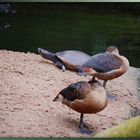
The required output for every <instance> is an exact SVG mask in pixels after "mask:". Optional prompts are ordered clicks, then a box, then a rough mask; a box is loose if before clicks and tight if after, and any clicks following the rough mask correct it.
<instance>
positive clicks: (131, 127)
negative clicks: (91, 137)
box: [95, 116, 140, 137]
mask: <svg viewBox="0 0 140 140" xmlns="http://www.w3.org/2000/svg"><path fill="white" fill-rule="evenodd" d="M95 137H140V116H137V117H134V118H132V119H129V120H125V121H123V122H122V123H121V124H119V125H117V126H115V127H112V128H110V129H107V130H105V131H103V132H100V133H98V134H97V135H95Z"/></svg>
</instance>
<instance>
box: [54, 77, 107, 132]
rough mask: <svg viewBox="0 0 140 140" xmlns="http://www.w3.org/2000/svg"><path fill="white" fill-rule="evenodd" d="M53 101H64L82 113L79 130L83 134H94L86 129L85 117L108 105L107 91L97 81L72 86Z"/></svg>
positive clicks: (81, 82)
mask: <svg viewBox="0 0 140 140" xmlns="http://www.w3.org/2000/svg"><path fill="white" fill-rule="evenodd" d="M53 101H62V103H63V104H65V105H67V106H68V107H70V108H71V109H73V110H75V111H77V112H79V113H81V116H80V124H79V128H80V132H81V133H82V134H83V133H85V134H91V133H93V131H91V130H89V129H87V128H86V127H85V125H84V122H83V115H84V114H91V113H97V112H99V111H101V110H103V109H104V108H105V107H106V105H107V98H106V91H105V89H104V87H103V86H102V85H101V84H100V83H99V82H98V81H97V80H92V81H89V82H86V81H80V82H77V83H74V84H71V85H69V86H68V87H66V88H64V89H63V90H62V91H60V93H59V94H58V95H57V96H56V97H55V98H54V100H53Z"/></svg>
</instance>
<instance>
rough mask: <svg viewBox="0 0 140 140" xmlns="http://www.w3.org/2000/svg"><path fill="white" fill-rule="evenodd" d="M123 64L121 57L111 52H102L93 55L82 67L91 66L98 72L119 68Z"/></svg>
mask: <svg viewBox="0 0 140 140" xmlns="http://www.w3.org/2000/svg"><path fill="white" fill-rule="evenodd" d="M122 64H123V61H122V60H121V58H120V57H119V56H117V55H115V54H111V53H100V54H96V55H94V56H92V57H91V58H90V59H89V60H88V61H86V62H85V63H84V64H83V65H82V67H90V68H93V69H94V70H96V71H97V72H109V71H111V70H114V69H119V68H120V67H121V66H122Z"/></svg>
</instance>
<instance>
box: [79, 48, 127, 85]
mask: <svg viewBox="0 0 140 140" xmlns="http://www.w3.org/2000/svg"><path fill="white" fill-rule="evenodd" d="M128 68H129V61H128V60H127V58H126V57H124V56H122V55H119V50H118V49H117V48H116V47H115V46H110V47H108V48H107V50H106V52H105V53H99V54H96V55H94V56H92V57H91V58H90V59H89V60H88V61H86V62H85V63H84V64H82V65H81V66H80V67H79V69H80V70H81V73H85V75H91V76H93V79H95V77H97V78H98V79H101V80H104V83H103V86H104V87H105V86H106V83H107V81H108V80H112V79H114V78H117V77H119V76H121V75H122V74H124V73H125V72H126V71H127V70H128ZM80 70H79V71H80ZM79 74H80V73H79Z"/></svg>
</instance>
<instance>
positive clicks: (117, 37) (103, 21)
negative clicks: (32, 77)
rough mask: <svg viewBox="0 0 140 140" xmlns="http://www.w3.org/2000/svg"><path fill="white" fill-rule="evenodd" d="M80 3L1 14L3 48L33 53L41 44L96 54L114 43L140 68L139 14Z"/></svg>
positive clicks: (55, 49)
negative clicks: (101, 8)
mask: <svg viewBox="0 0 140 140" xmlns="http://www.w3.org/2000/svg"><path fill="white" fill-rule="evenodd" d="M79 5H80V4H75V5H74V7H73V6H72V5H71V4H51V6H50V5H49V6H48V4H45V3H44V4H43V8H42V7H41V8H42V10H39V8H38V7H37V6H36V8H33V9H29V10H27V9H26V10H22V11H20V9H18V8H17V9H16V10H14V12H12V13H7V12H5V13H0V43H1V45H0V49H8V50H14V51H24V52H28V51H30V52H34V53H37V48H38V47H40V48H44V49H47V50H49V51H52V52H57V51H62V50H68V49H69V50H70V49H74V50H81V51H84V52H86V53H88V54H90V55H93V54H95V53H98V52H102V51H105V49H106V48H107V46H110V45H115V46H118V48H119V50H120V53H121V54H122V55H124V56H126V57H127V58H128V59H129V61H130V65H131V66H134V67H140V55H139V54H140V16H139V15H138V14H137V15H135V14H130V13H129V12H125V11H121V12H118V11H116V10H115V9H114V11H113V10H112V11H107V10H99V9H98V8H96V9H94V10H93V9H92V5H93V4H92V5H90V7H89V5H88V6H87V5H86V4H85V5H84V4H82V6H79ZM24 7H25V4H24ZM94 7H95V6H93V8H94ZM20 8H21V5H20ZM35 9H37V10H35Z"/></svg>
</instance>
